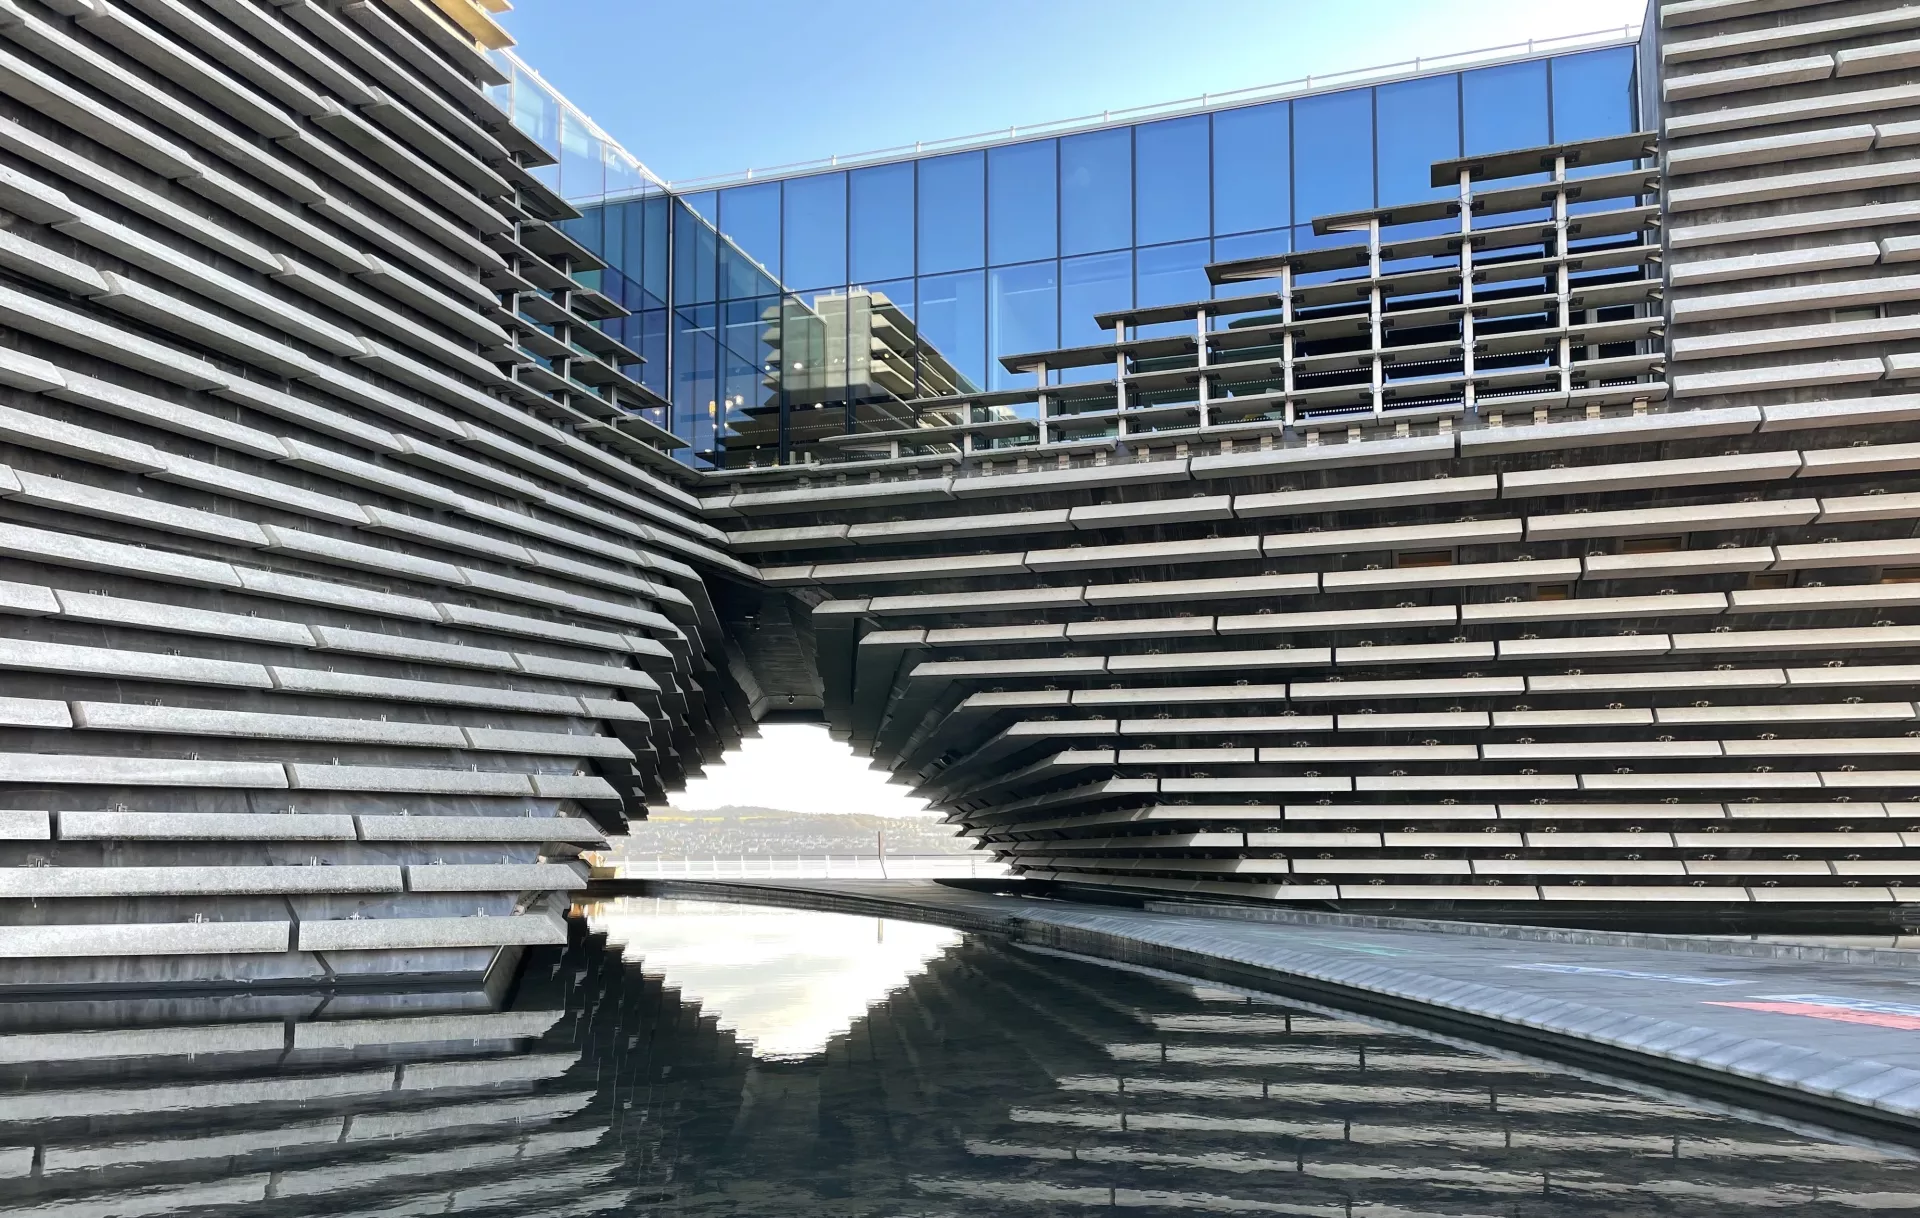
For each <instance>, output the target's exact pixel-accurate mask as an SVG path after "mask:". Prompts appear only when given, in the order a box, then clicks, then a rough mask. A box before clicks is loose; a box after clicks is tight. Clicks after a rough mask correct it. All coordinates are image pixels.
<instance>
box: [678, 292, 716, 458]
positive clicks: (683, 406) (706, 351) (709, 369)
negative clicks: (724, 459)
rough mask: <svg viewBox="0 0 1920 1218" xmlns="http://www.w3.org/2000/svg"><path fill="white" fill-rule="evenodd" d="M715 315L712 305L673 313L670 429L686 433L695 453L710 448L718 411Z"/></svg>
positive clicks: (682, 433) (712, 442)
mask: <svg viewBox="0 0 1920 1218" xmlns="http://www.w3.org/2000/svg"><path fill="white" fill-rule="evenodd" d="M717 320H718V315H717V313H716V312H715V309H714V306H712V305H696V306H694V307H693V308H688V309H675V310H674V313H673V322H674V331H675V332H674V336H673V416H674V431H675V432H677V433H679V434H681V435H684V436H686V437H687V439H688V441H689V442H690V443H691V444H692V445H693V449H694V451H695V452H697V453H704V452H710V451H712V449H713V444H714V426H715V423H716V422H717V421H718V419H719V412H720V382H719V371H720V352H719V343H718V341H717V340H716V337H715V334H714V325H715V322H716V321H717Z"/></svg>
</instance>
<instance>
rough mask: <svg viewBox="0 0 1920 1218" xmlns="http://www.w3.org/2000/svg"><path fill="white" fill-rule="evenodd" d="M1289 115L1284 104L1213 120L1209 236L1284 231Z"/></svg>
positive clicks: (1249, 108)
mask: <svg viewBox="0 0 1920 1218" xmlns="http://www.w3.org/2000/svg"><path fill="white" fill-rule="evenodd" d="M1291 114H1292V111H1291V109H1290V108H1289V105H1288V103H1286V102H1269V103H1268V104H1267V105H1264V106H1244V107H1242V108H1240V109H1237V110H1222V111H1220V112H1219V113H1217V114H1215V115H1214V116H1213V231H1214V232H1216V233H1244V232H1251V231H1253V230H1255V229H1264V228H1279V227H1284V226H1285V225H1286V224H1287V222H1288V220H1289V219H1290V218H1291V216H1292V210H1291V203H1290V196H1289V189H1290V188H1289V184H1288V164H1289V160H1290V158H1291V157H1292V148H1291V143H1292V135H1291V133H1290V132H1289V130H1288V127H1289V125H1290V123H1291V121H1292V120H1291Z"/></svg>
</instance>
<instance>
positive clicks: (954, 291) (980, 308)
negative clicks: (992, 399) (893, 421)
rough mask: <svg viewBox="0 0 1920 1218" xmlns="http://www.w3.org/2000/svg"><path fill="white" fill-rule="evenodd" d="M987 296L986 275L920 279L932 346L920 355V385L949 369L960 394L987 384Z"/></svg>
mask: <svg viewBox="0 0 1920 1218" xmlns="http://www.w3.org/2000/svg"><path fill="white" fill-rule="evenodd" d="M925 197H926V196H925V194H922V195H921V198H923V199H924V198H925ZM922 248H925V247H924V246H923V247H922ZM986 297H987V294H986V276H985V275H983V274H982V273H981V272H979V271H968V272H966V273H964V274H960V275H928V276H922V277H921V280H920V307H919V309H918V310H917V312H916V317H917V319H918V325H919V327H920V338H921V342H922V345H923V347H924V348H927V349H928V350H925V351H923V353H922V356H921V362H922V364H923V365H926V367H925V368H923V370H922V372H921V383H922V384H929V383H931V381H930V378H931V377H933V376H935V375H937V374H943V370H945V369H951V371H950V372H946V373H944V375H948V376H949V377H951V378H952V379H953V380H954V383H955V391H956V392H960V393H971V392H973V391H975V390H977V389H979V388H980V386H981V385H983V384H984V383H985V382H986V379H987V378H986V370H987V341H986V325H987V299H986Z"/></svg>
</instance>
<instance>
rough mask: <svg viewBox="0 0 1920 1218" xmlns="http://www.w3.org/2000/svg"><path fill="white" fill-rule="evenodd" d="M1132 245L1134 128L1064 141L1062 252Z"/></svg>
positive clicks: (1075, 252) (1061, 175) (1061, 199)
mask: <svg viewBox="0 0 1920 1218" xmlns="http://www.w3.org/2000/svg"><path fill="white" fill-rule="evenodd" d="M1132 244H1133V131H1132V130H1131V129H1130V128H1127V127H1118V128H1115V129H1114V130H1112V131H1092V132H1089V133H1087V134H1086V135H1074V136H1068V137H1067V138H1066V139H1063V140H1061V141H1060V252H1061V253H1063V254H1086V253H1091V252H1093V251H1094V250H1117V249H1125V248H1126V247H1127V246H1129V245H1132Z"/></svg>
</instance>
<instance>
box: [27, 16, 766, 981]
mask: <svg viewBox="0 0 1920 1218" xmlns="http://www.w3.org/2000/svg"><path fill="white" fill-rule="evenodd" d="M475 30H480V31H487V30H492V31H493V33H495V34H497V33H498V31H497V29H495V28H494V27H492V25H491V21H490V19H489V18H487V17H486V15H485V12H484V11H483V10H482V9H481V8H480V7H477V6H474V5H472V4H470V3H466V0H459V2H458V3H455V2H452V0H449V2H448V3H439V4H424V3H418V2H416V0H397V2H396V3H392V4H371V3H345V4H335V3H325V4H322V3H310V2H304V0H301V2H295V3H275V4H265V3H256V2H254V0H208V2H206V3H185V2H182V0H57V2H40V0H17V2H16V0H6V2H5V3H0V386H4V388H0V613H4V619H3V620H4V628H3V629H0V674H4V675H3V676H0V695H4V696H0V805H3V807H4V810H0V971H3V972H4V976H5V979H6V980H7V981H8V982H10V983H15V984H58V983H65V982H75V981H88V982H101V981H139V982H145V983H157V982H164V981H199V980H206V979H215V978H218V979H239V978H246V979H251V980H255V981H259V980H268V979H274V978H281V979H285V978H312V977H325V976H350V975H354V974H365V973H392V972H407V973H459V974H472V973H479V972H483V971H485V970H486V969H488V968H489V967H492V966H494V965H495V964H496V963H501V962H504V961H505V960H506V959H508V958H509V957H511V955H512V953H513V952H514V951H516V950H517V949H518V948H519V947H521V946H524V945H527V944H535V943H549V942H555V941H557V940H558V939H559V938H560V937H561V936H562V934H563V927H562V925H561V914H562V912H563V911H564V909H565V901H566V899H567V898H566V895H565V894H566V893H567V892H569V891H570V890H573V889H577V888H579V887H581V886H582V885H583V884H584V883H585V878H586V868H585V866H584V865H583V864H582V863H580V862H578V861H576V856H577V854H578V853H579V851H580V850H582V849H583V848H589V847H591V846H593V845H595V844H597V843H599V842H600V841H602V840H603V838H604V835H605V834H606V833H608V832H618V831H620V830H621V829H622V828H623V826H624V824H625V819H626V817H627V816H629V815H634V816H638V815H643V814H644V803H643V801H644V800H646V799H647V798H658V797H660V796H662V795H663V794H664V791H665V788H666V787H667V786H669V785H673V784H676V783H677V782H678V781H680V780H681V778H682V777H684V775H686V774H687V773H689V772H690V771H692V770H694V769H695V768H697V766H698V765H699V764H700V762H701V760H702V759H703V758H708V757H713V756H717V755H718V750H719V748H720V747H721V746H722V745H723V744H724V742H726V741H727V740H730V739H735V738H737V735H738V731H739V728H738V726H737V720H736V711H735V707H734V705H733V704H732V703H730V702H729V699H735V700H736V701H737V699H738V694H737V693H736V692H735V689H734V685H733V683H732V681H731V680H730V679H729V678H728V677H726V676H725V661H724V659H723V658H720V656H721V653H720V650H719V641H718V627H719V624H718V619H717V617H716V615H715V613H714V611H713V608H712V604H711V602H710V599H709V596H708V592H707V584H706V580H707V578H708V577H709V576H713V575H720V576H724V577H728V578H743V577H746V578H750V577H751V572H750V571H749V570H748V569H747V568H745V567H744V566H742V565H741V564H739V563H738V562H737V561H735V560H733V559H731V558H730V557H728V556H727V555H726V554H725V552H724V549H723V542H724V539H723V536H722V534H721V533H720V531H719V530H718V529H717V528H715V527H714V526H712V525H710V524H707V523H704V522H701V521H699V520H698V519H696V518H695V515H694V512H693V509H694V507H695V506H696V502H695V500H694V498H693V496H692V495H691V494H690V493H689V492H688V490H687V489H686V486H685V483H686V481H687V477H688V475H686V474H685V473H684V472H683V471H682V470H681V468H680V466H678V465H677V464H676V463H675V462H674V461H673V460H672V459H671V458H670V456H669V455H668V454H667V453H666V451H664V449H665V448H666V447H667V444H668V442H669V441H670V440H671V437H667V436H665V435H664V434H663V433H659V432H658V429H656V428H653V427H652V426H651V425H650V424H648V423H646V422H644V420H642V419H641V418H640V417H639V416H638V415H637V414H635V413H634V411H635V410H636V409H639V408H644V407H646V406H649V405H653V404H656V403H657V399H653V398H652V397H651V395H649V394H648V392H647V391H646V390H645V389H644V388H642V387H641V386H640V385H639V384H638V383H636V382H635V381H633V380H632V378H631V377H630V376H629V375H628V374H627V372H626V371H623V369H630V367H631V365H632V364H633V363H634V362H635V361H636V360H637V358H638V357H637V356H635V355H634V354H633V353H632V352H630V351H628V350H626V349H625V348H624V347H622V346H621V345H620V344H618V343H615V342H613V341H612V340H610V339H608V338H606V337H605V336H604V335H602V334H601V332H600V330H599V329H598V328H597V327H596V326H595V325H594V324H593V323H595V322H596V321H599V320H602V319H605V318H608V317H613V316H618V315H621V314H622V313H623V312H624V310H623V309H622V308H621V307H620V306H619V305H617V304H616V303H615V302H613V301H612V300H609V299H608V298H606V297H605V296H603V295H601V294H600V293H598V292H596V291H594V290H592V289H591V288H589V287H587V286H585V285H584V284H582V283H581V282H580V281H579V280H578V279H577V278H576V277H575V276H576V275H577V274H578V273H580V272H582V271H587V270H591V269H592V268H593V267H595V266H597V265H599V264H598V262H597V260H595V259H594V258H593V256H592V255H591V254H589V253H588V252H587V251H585V250H584V249H581V248H580V247H579V246H578V245H577V244H575V243H574V242H573V241H571V240H570V239H569V238H567V237H566V236H565V235H564V234H563V233H562V232H561V231H560V229H559V228H558V227H557V223H558V222H559V221H562V220H564V219H565V218H567V217H569V216H571V215H573V214H575V213H574V212H573V210H572V209H571V208H570V207H568V206H567V205H566V204H565V203H563V202H562V201H560V200H559V199H558V198H556V197H554V196H553V195H552V193H551V192H549V191H548V190H546V189H545V188H544V187H542V186H541V185H540V184H539V182H538V181H537V180H536V179H535V177H534V176H533V175H532V174H530V173H529V167H531V166H537V165H538V164H540V163H542V162H544V161H546V160H549V159H550V158H548V157H547V155H546V154H545V153H543V152H541V151H540V150H539V149H538V147H537V146H536V145H535V144H534V143H533V142H532V141H531V140H529V139H528V138H527V137H525V136H524V135H522V134H521V133H520V132H518V131H517V130H516V129H515V128H514V127H513V126H512V124H511V122H510V121H509V119H508V117H507V116H506V115H505V114H503V113H502V112H501V111H500V110H499V109H498V108H497V107H495V106H494V105H493V104H492V103H491V102H490V101H489V100H488V98H487V97H486V95H485V93H484V91H483V90H484V88H485V86H487V85H489V84H492V83H495V82H497V80H498V79H499V77H498V75H497V73H496V71H495V69H494V68H493V67H492V66H491V65H490V63H489V62H488V60H487V59H486V58H485V56H484V54H483V47H482V46H481V44H480V43H479V42H477V41H476V40H475V34H474V32H473V31H475ZM742 713H744V711H742Z"/></svg>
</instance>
